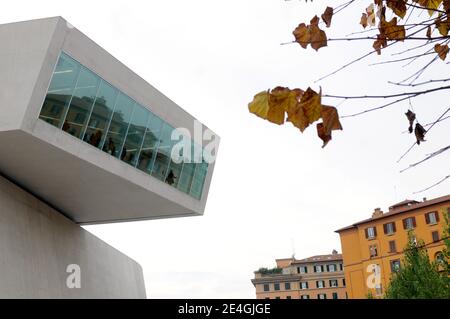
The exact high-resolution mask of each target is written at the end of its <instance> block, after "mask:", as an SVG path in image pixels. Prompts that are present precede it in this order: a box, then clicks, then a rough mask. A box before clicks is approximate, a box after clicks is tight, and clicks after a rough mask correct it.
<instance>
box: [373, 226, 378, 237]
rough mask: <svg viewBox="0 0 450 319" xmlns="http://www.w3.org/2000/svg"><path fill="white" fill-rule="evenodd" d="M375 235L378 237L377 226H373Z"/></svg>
mask: <svg viewBox="0 0 450 319" xmlns="http://www.w3.org/2000/svg"><path fill="white" fill-rule="evenodd" d="M373 235H374V236H375V237H377V228H376V227H375V226H373Z"/></svg>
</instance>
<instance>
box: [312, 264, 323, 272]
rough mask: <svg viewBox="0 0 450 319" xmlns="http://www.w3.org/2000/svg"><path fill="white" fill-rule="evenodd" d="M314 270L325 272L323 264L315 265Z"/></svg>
mask: <svg viewBox="0 0 450 319" xmlns="http://www.w3.org/2000/svg"><path fill="white" fill-rule="evenodd" d="M314 272H323V266H322V265H319V266H318V265H316V266H314Z"/></svg>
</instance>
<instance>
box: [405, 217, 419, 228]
mask: <svg viewBox="0 0 450 319" xmlns="http://www.w3.org/2000/svg"><path fill="white" fill-rule="evenodd" d="M415 227H416V218H415V217H409V218H405V219H404V220H403V229H406V230H411V229H413V228H415Z"/></svg>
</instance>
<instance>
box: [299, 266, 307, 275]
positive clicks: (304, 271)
mask: <svg viewBox="0 0 450 319" xmlns="http://www.w3.org/2000/svg"><path fill="white" fill-rule="evenodd" d="M297 272H298V273H299V274H307V273H308V267H306V266H300V267H297Z"/></svg>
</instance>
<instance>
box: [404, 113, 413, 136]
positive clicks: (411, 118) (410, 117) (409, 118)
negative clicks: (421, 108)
mask: <svg viewBox="0 0 450 319" xmlns="http://www.w3.org/2000/svg"><path fill="white" fill-rule="evenodd" d="M405 115H406V117H407V118H408V121H409V128H408V131H409V133H412V131H413V124H414V121H415V120H416V113H414V112H412V111H411V110H408V112H406V113H405Z"/></svg>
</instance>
